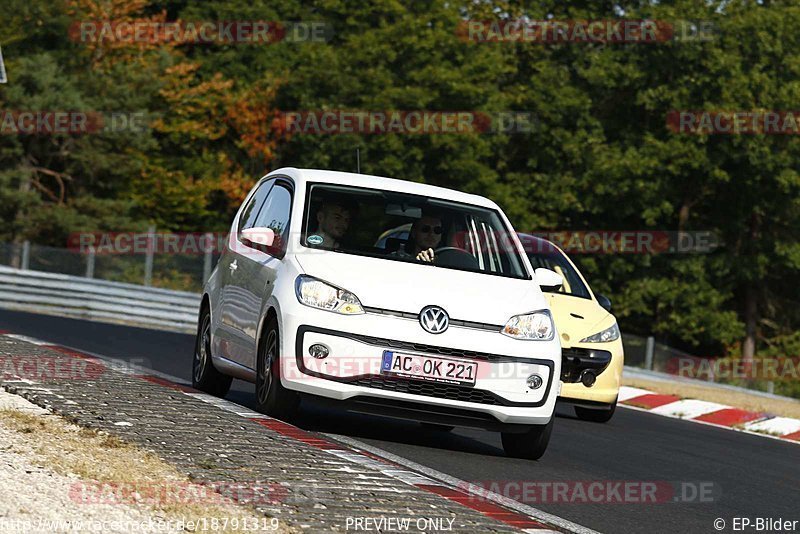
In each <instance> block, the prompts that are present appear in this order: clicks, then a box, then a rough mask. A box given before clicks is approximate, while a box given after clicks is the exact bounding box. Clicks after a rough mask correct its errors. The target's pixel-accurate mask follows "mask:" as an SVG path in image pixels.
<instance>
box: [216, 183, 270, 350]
mask: <svg viewBox="0 0 800 534" xmlns="http://www.w3.org/2000/svg"><path fill="white" fill-rule="evenodd" d="M273 185H275V179H274V178H272V179H269V180H265V181H264V182H262V183H261V184H259V185H258V187H256V188H255V190H254V191H253V192H252V193H251V194H250V196H248V197H247V199H245V201H244V206H243V208H242V210H241V213H240V214H239V216H238V217H237V218H236V219H234V221H233V224H232V225H231V231H230V235H229V236H228V239H227V245H226V247H225V249H224V250H223V253H222V255H221V256H220V259H219V267H218V272H219V276H220V292H219V295H220V296H219V313H218V315H219V317H218V319H217V321H215V322H216V323H217V328H216V331H215V339H214V347H213V352H214V353H215V354H219V355H220V356H222V357H223V358H226V359H228V360H233V361H241V360H242V359H244V358H245V356H246V355H245V354H244V353H243V352H242V351H243V350H244V347H246V346H247V341H246V340H245V339H243V338H244V331H243V329H242V321H243V317H244V315H245V313H244V311H243V308H245V306H246V304H245V303H243V301H242V298H241V290H240V289H239V287H238V286H237V285H236V282H237V280H238V279H240V278H241V276H240V275H239V272H238V271H239V268H240V265H241V264H242V263H243V260H242V252H243V249H244V247H243V246H242V244H241V242H240V240H239V232H241V231H242V230H243V229H244V228H245V227H252V226H253V224H255V220H256V217H257V216H258V213H259V211H260V209H261V207H262V206H263V205H264V201H265V200H266V199H267V195H268V194H269V192H270V190H271V189H272V186H273Z"/></svg>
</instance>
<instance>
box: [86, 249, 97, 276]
mask: <svg viewBox="0 0 800 534" xmlns="http://www.w3.org/2000/svg"><path fill="white" fill-rule="evenodd" d="M94 260H95V253H94V247H91V246H90V247H89V252H88V254H86V278H94Z"/></svg>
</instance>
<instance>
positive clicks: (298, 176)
mask: <svg viewBox="0 0 800 534" xmlns="http://www.w3.org/2000/svg"><path fill="white" fill-rule="evenodd" d="M274 174H283V175H287V176H289V177H291V178H293V179H294V180H295V182H296V183H297V185H304V183H305V182H322V183H328V184H336V185H351V186H355V187H364V188H370V189H381V190H387V191H393V192H397V193H409V194H412V195H420V196H424V197H433V198H441V199H445V200H452V201H455V202H462V203H465V204H473V205H476V206H482V207H486V208H491V209H497V210H499V209H500V208H499V207H498V205H497V204H496V203H494V202H493V201H491V200H489V199H488V198H486V197H482V196H480V195H471V194H469V193H463V192H461V191H456V190H455V189H448V188H446V187H439V186H435V185H429V184H421V183H417V182H411V181H408V180H397V179H395V178H385V177H383V176H372V175H370V174H357V173H351V172H341V171H329V170H321V169H296V168H294V167H284V168H281V169H277V170H275V171H272V172H271V173H269V175H270V176H272V175H274Z"/></svg>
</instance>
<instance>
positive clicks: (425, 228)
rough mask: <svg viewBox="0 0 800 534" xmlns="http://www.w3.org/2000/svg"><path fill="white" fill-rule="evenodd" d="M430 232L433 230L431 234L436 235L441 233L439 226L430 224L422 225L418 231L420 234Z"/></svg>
mask: <svg viewBox="0 0 800 534" xmlns="http://www.w3.org/2000/svg"><path fill="white" fill-rule="evenodd" d="M431 230H433V233H434V234H436V235H440V234H441V233H442V227H441V226H431V225H430V224H423V225H422V226H420V227H419V231H420V232H422V233H423V234H429V233H431Z"/></svg>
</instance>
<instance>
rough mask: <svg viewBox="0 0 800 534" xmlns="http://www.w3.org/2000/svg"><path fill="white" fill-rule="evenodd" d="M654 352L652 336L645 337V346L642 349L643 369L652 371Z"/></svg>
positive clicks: (654, 345)
mask: <svg viewBox="0 0 800 534" xmlns="http://www.w3.org/2000/svg"><path fill="white" fill-rule="evenodd" d="M655 351H656V340H655V338H654V337H653V336H647V344H646V345H645V348H644V368H645V369H648V370H650V371H652V370H653V355H654V354H655Z"/></svg>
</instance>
